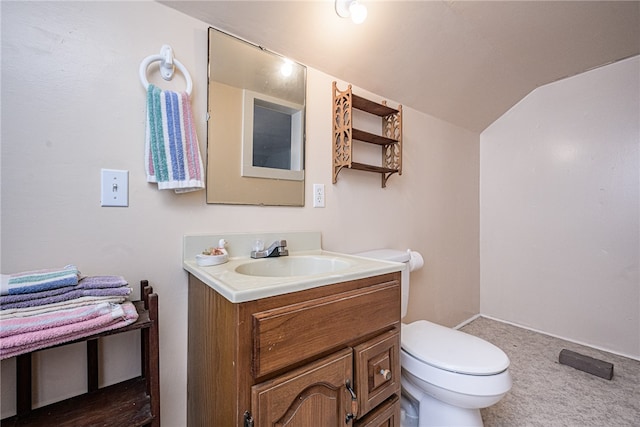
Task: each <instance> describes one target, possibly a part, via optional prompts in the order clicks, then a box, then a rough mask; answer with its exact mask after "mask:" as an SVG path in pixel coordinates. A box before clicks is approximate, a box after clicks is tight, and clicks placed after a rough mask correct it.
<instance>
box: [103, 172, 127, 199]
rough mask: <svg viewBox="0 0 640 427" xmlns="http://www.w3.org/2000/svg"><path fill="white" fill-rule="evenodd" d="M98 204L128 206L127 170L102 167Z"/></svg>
mask: <svg viewBox="0 0 640 427" xmlns="http://www.w3.org/2000/svg"><path fill="white" fill-rule="evenodd" d="M100 188H101V190H100V206H121V207H122V206H129V171H126V170H115V169H102V170H101V185H100Z"/></svg>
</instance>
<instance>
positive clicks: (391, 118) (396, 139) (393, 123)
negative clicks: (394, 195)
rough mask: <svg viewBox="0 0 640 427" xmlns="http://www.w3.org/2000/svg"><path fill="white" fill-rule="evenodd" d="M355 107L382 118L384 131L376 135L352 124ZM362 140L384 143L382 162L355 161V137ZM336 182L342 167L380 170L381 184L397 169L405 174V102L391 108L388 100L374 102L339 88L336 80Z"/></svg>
mask: <svg viewBox="0 0 640 427" xmlns="http://www.w3.org/2000/svg"><path fill="white" fill-rule="evenodd" d="M353 109H356V110H360V111H364V112H366V113H369V114H373V115H375V116H378V117H381V118H382V132H381V134H380V135H376V134H373V133H370V132H366V131H363V130H360V129H357V128H354V127H353ZM354 140H357V141H362V142H366V143H369V144H376V145H379V146H381V147H382V162H381V166H377V165H368V164H364V163H357V162H354V161H353V141H354ZM333 145H334V146H333V183H334V184H335V183H336V182H337V180H338V174H339V173H340V171H341V170H342V169H343V168H345V167H346V168H350V169H356V170H362V171H367V172H375V173H380V174H381V175H382V187H383V188H384V187H386V186H387V180H388V179H389V177H390V176H391V175H393V174H395V173H397V174H398V175H402V105H399V106H398V108H397V109H396V108H391V107H389V106H388V105H387V104H386V101H383V102H382V103H377V102H373V101H371V100H368V99H366V98H363V97H361V96H358V95H355V94H353V93H352V90H351V85H349V86H348V87H347V90H345V91H341V90H339V89H338V87H337V84H336V82H333Z"/></svg>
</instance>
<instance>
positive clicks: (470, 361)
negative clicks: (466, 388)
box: [401, 320, 509, 376]
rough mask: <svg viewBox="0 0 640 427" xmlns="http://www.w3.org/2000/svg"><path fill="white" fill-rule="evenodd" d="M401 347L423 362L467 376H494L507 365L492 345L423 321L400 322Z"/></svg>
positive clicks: (506, 360) (504, 356)
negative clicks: (406, 323)
mask: <svg viewBox="0 0 640 427" xmlns="http://www.w3.org/2000/svg"><path fill="white" fill-rule="evenodd" d="M401 341H402V344H401V347H402V349H403V350H404V351H405V352H407V353H408V354H410V355H411V356H412V357H413V358H415V359H417V360H419V361H421V362H422V363H425V364H428V365H431V366H433V367H435V368H438V369H442V370H445V371H449V372H454V373H460V374H467V375H478V376H485V375H496V374H499V373H501V372H504V371H505V370H506V369H507V368H508V367H509V358H508V357H507V355H506V354H505V353H504V352H503V351H502V350H500V349H499V348H498V347H496V346H495V345H493V344H491V343H489V342H487V341H485V340H483V339H480V338H478V337H475V336H473V335H469V334H466V333H464V332H461V331H457V330H455V329H451V328H446V327H444V326H440V325H437V324H435V323H431V322H428V321H426V320H418V321H415V322H413V323H410V324H408V325H405V324H403V325H402V335H401Z"/></svg>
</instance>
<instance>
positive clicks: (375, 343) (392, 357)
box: [354, 330, 400, 414]
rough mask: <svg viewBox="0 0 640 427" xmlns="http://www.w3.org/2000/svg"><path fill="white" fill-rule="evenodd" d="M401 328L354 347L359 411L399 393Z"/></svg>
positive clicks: (363, 410) (368, 408)
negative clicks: (399, 330)
mask: <svg viewBox="0 0 640 427" xmlns="http://www.w3.org/2000/svg"><path fill="white" fill-rule="evenodd" d="M399 356H400V332H398V331H397V330H392V331H389V332H386V333H384V334H382V335H380V336H377V337H375V338H373V339H371V340H369V341H367V342H365V343H362V344H360V345H358V346H357V347H355V348H354V359H355V385H356V394H357V395H358V407H359V408H360V409H359V413H361V414H365V413H367V412H369V411H370V410H371V409H373V408H375V407H376V406H378V405H379V404H380V403H382V402H383V401H384V400H386V399H387V398H389V397H390V396H392V395H394V394H396V393H398V394H399V393H400V357H399Z"/></svg>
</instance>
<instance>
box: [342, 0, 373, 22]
mask: <svg viewBox="0 0 640 427" xmlns="http://www.w3.org/2000/svg"><path fill="white" fill-rule="evenodd" d="M336 13H337V14H338V16H339V17H341V18H349V17H350V18H351V20H352V21H353V23H354V24H362V23H363V22H364V20H365V19H367V7H366V6H365V5H363V4H362V3H360V2H359V1H358V0H336Z"/></svg>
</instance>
